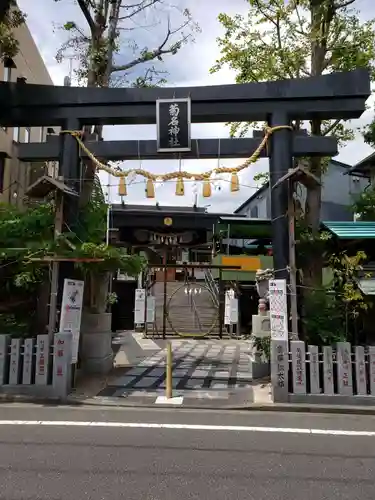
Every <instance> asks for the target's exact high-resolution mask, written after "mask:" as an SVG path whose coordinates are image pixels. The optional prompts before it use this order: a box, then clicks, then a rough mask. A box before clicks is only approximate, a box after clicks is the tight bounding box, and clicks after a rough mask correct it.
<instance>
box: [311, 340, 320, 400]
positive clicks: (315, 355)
mask: <svg viewBox="0 0 375 500" xmlns="http://www.w3.org/2000/svg"><path fill="white" fill-rule="evenodd" d="M308 351H309V365H310V393H311V394H320V392H321V390H320V372H319V348H318V346H316V345H309V346H308Z"/></svg>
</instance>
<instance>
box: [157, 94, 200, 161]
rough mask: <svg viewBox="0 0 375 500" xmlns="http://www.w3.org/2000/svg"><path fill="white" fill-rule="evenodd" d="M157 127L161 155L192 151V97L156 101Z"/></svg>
mask: <svg viewBox="0 0 375 500" xmlns="http://www.w3.org/2000/svg"><path fill="white" fill-rule="evenodd" d="M156 126H157V147H158V152H159V153H168V152H170V153H175V152H182V151H190V150H191V101H190V97H186V98H182V99H158V100H157V101H156Z"/></svg>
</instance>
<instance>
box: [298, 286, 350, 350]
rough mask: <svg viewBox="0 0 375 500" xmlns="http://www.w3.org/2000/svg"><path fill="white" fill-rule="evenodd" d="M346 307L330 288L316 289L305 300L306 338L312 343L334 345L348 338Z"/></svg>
mask: <svg viewBox="0 0 375 500" xmlns="http://www.w3.org/2000/svg"><path fill="white" fill-rule="evenodd" d="M345 318H346V316H345V308H344V307H343V302H342V301H341V300H340V299H339V298H338V297H337V295H336V293H335V292H334V291H332V290H330V289H328V288H327V289H325V290H324V289H323V290H317V291H316V290H314V291H311V293H309V294H308V295H307V296H306V298H305V300H304V314H303V318H302V324H303V330H304V338H305V340H306V341H307V342H309V343H310V344H312V345H333V344H335V343H336V342H340V341H345V340H347V328H346V323H345Z"/></svg>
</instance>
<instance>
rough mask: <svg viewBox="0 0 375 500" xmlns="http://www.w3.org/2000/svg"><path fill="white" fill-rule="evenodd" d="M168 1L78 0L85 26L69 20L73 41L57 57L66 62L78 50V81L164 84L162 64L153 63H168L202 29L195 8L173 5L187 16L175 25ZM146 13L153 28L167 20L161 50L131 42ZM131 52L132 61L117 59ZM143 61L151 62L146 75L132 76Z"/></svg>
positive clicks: (66, 29)
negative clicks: (192, 10) (168, 57)
mask: <svg viewBox="0 0 375 500" xmlns="http://www.w3.org/2000/svg"><path fill="white" fill-rule="evenodd" d="M55 1H59V0H55ZM166 5H167V4H164V2H163V1H162V0H142V1H141V2H135V3H134V2H133V3H132V2H130V4H129V3H128V2H126V1H125V0H90V1H88V0H80V1H78V2H77V6H78V9H79V10H80V11H81V14H83V18H84V19H85V21H86V22H85V25H84V26H82V25H80V24H78V23H76V22H75V21H68V22H66V23H65V24H64V25H63V26H62V29H63V31H64V32H66V33H67V39H66V41H65V42H64V43H63V45H62V46H61V47H60V49H59V51H58V53H57V55H56V59H57V61H58V62H61V61H62V60H63V59H64V58H65V57H66V55H69V56H71V53H72V52H73V53H74V55H75V57H76V59H77V61H78V62H79V64H78V69H77V70H76V71H75V73H76V76H77V78H78V81H79V82H80V83H82V84H84V85H88V86H103V87H107V86H120V85H121V86H138V85H139V86H141V87H145V86H154V85H162V84H164V83H165V78H164V77H160V74H162V73H163V72H162V71H160V67H155V66H152V67H151V66H150V62H152V61H160V62H162V61H163V58H164V56H166V55H168V54H170V55H176V54H177V52H178V51H179V50H180V49H181V48H182V47H183V46H184V45H185V44H186V43H187V42H189V41H193V36H192V35H193V33H194V32H196V31H198V30H199V28H198V26H197V24H196V23H194V22H193V20H192V17H191V14H190V12H189V10H187V9H183V10H180V9H179V7H177V6H173V5H168V7H169V9H171V8H173V10H174V12H177V11H179V10H180V14H181V17H182V22H181V24H180V25H179V26H177V27H172V26H171V21H170V17H169V15H167V16H166V12H165V6H166ZM142 17H143V19H142ZM145 17H147V23H148V24H149V23H150V20H151V24H150V25H149V26H147V31H149V30H150V28H152V27H153V26H154V24H153V19H155V26H156V25H159V26H160V25H161V24H162V22H163V18H166V19H165V20H166V33H165V35H164V36H163V37H162V38H161V40H160V43H159V45H158V46H157V47H156V48H150V47H140V46H139V45H138V43H137V42H136V40H131V34H132V33H133V32H134V31H135V30H136V29H137V28H140V29H142V28H144V26H142V23H143V21H144V19H145ZM185 30H189V31H190V32H188V33H186V32H185ZM127 52H130V53H131V54H132V55H131V57H130V60H129V61H127V62H124V64H117V61H115V59H116V60H117V59H121V60H123V59H124V58H125V57H124V54H126V53H127ZM141 65H144V66H145V71H144V74H143V75H139V76H136V77H134V76H132V72H133V70H134V68H135V67H138V66H141Z"/></svg>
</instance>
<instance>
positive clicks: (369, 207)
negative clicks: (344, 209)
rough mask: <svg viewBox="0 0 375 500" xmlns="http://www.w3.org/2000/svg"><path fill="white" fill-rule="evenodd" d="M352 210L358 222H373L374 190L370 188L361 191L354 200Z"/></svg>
mask: <svg viewBox="0 0 375 500" xmlns="http://www.w3.org/2000/svg"><path fill="white" fill-rule="evenodd" d="M352 208H353V211H354V213H356V214H358V216H359V219H360V220H364V221H375V189H374V188H373V187H372V186H370V187H369V188H368V189H366V190H365V191H363V192H362V193H361V194H360V195H359V196H358V197H357V198H356V200H355V202H354V204H353V207H352Z"/></svg>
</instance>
